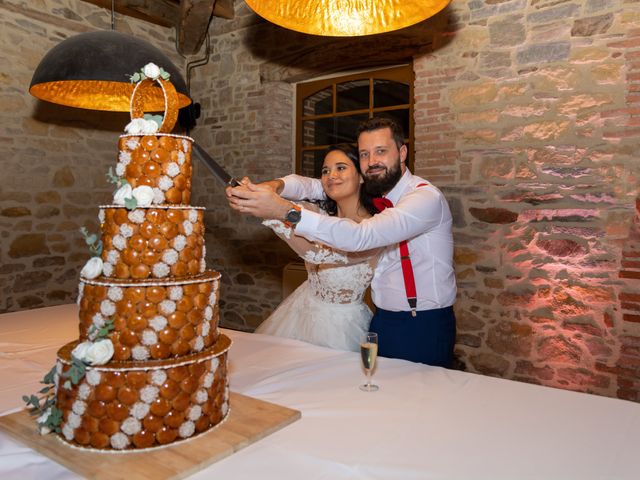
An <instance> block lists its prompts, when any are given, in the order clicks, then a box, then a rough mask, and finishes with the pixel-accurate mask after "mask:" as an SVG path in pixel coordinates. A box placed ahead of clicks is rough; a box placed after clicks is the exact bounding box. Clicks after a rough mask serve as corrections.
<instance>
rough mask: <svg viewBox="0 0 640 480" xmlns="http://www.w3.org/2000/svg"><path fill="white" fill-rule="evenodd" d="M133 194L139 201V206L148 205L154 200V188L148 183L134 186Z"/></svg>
mask: <svg viewBox="0 0 640 480" xmlns="http://www.w3.org/2000/svg"><path fill="white" fill-rule="evenodd" d="M131 194H132V195H133V198H135V199H136V201H137V202H138V206H139V207H148V206H150V205H151V202H152V201H153V188H151V187H150V186H148V185H141V186H139V187H136V188H134V189H133V191H132V192H131Z"/></svg>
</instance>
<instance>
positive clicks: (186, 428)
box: [178, 421, 196, 438]
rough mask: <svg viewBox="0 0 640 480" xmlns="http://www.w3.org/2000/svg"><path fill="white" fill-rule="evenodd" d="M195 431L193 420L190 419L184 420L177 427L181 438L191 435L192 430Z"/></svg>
mask: <svg viewBox="0 0 640 480" xmlns="http://www.w3.org/2000/svg"><path fill="white" fill-rule="evenodd" d="M195 431H196V426H195V425H194V423H193V422H191V421H189V422H184V423H183V424H182V425H180V428H179V429H178V435H180V436H181V437H182V438H187V437H190V436H191V435H193V432H195Z"/></svg>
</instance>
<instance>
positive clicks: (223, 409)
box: [220, 402, 229, 417]
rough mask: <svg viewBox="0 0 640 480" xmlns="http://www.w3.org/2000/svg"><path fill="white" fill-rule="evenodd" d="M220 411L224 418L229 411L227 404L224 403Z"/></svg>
mask: <svg viewBox="0 0 640 480" xmlns="http://www.w3.org/2000/svg"><path fill="white" fill-rule="evenodd" d="M220 410H221V411H222V416H223V417H224V416H226V415H227V412H228V411H229V404H228V403H227V402H224V403H223V404H222V408H221V409H220Z"/></svg>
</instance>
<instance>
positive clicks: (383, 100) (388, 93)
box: [373, 80, 409, 108]
mask: <svg viewBox="0 0 640 480" xmlns="http://www.w3.org/2000/svg"><path fill="white" fill-rule="evenodd" d="M408 103H409V85H406V84H404V83H400V82H394V81H392V80H374V81H373V107H374V108H378V107H393V106H394V105H407V104H408Z"/></svg>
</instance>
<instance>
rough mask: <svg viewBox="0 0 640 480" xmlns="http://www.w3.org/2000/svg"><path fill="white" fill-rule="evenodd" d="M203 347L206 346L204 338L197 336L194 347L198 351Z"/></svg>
mask: <svg viewBox="0 0 640 480" xmlns="http://www.w3.org/2000/svg"><path fill="white" fill-rule="evenodd" d="M203 348H204V340H202V337H196V340H195V341H194V342H193V349H194V350H195V351H196V352H199V351H200V350H202V349H203Z"/></svg>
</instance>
